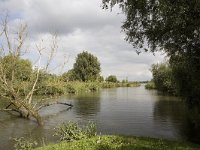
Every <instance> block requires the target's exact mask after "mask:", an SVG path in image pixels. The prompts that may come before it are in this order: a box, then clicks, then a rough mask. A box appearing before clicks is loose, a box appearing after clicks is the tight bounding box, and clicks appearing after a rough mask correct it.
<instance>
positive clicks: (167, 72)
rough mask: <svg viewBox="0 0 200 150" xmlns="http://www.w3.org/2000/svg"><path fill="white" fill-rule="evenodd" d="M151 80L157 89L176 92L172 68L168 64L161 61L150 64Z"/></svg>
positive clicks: (170, 92)
mask: <svg viewBox="0 0 200 150" xmlns="http://www.w3.org/2000/svg"><path fill="white" fill-rule="evenodd" d="M151 71H152V74H153V81H154V83H155V86H156V88H157V89H158V90H160V91H162V92H164V93H169V94H176V93H177V92H176V85H175V83H174V82H173V80H174V79H173V74H172V69H171V68H170V66H169V64H167V63H161V64H154V65H152V69H151Z"/></svg>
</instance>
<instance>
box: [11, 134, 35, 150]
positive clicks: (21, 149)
mask: <svg viewBox="0 0 200 150" xmlns="http://www.w3.org/2000/svg"><path fill="white" fill-rule="evenodd" d="M13 140H14V142H15V144H14V149H15V150H32V149H33V148H34V147H35V146H37V144H38V143H37V142H36V141H33V140H31V139H25V138H24V137H20V138H13Z"/></svg>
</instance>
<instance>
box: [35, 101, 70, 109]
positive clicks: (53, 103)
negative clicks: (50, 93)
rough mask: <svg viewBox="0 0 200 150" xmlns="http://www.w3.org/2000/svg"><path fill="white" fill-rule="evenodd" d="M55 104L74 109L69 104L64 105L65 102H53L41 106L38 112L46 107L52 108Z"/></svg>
mask: <svg viewBox="0 0 200 150" xmlns="http://www.w3.org/2000/svg"><path fill="white" fill-rule="evenodd" d="M55 104H61V105H67V106H70V107H73V105H72V104H68V103H64V102H51V103H47V104H44V105H41V106H40V107H39V108H38V109H37V111H39V110H40V109H42V108H44V107H47V106H51V105H55Z"/></svg>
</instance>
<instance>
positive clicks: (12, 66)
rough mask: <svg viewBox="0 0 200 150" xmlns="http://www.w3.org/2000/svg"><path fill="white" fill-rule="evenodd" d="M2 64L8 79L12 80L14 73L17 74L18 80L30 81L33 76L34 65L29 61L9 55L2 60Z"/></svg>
mask: <svg viewBox="0 0 200 150" xmlns="http://www.w3.org/2000/svg"><path fill="white" fill-rule="evenodd" d="M0 61H1V64H2V67H3V70H4V73H5V75H6V77H7V78H8V79H9V80H11V78H12V73H11V72H15V75H14V76H15V77H16V80H20V81H27V80H30V77H31V74H32V64H31V62H30V61H29V60H25V59H20V58H19V57H16V56H13V55H7V56H5V57H3V58H1V60H0Z"/></svg>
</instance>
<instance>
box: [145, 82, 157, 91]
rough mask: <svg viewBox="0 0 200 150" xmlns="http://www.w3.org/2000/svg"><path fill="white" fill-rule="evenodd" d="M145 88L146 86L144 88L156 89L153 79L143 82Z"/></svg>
mask: <svg viewBox="0 0 200 150" xmlns="http://www.w3.org/2000/svg"><path fill="white" fill-rule="evenodd" d="M145 88H146V89H149V90H151V89H156V85H155V83H154V82H153V81H150V82H147V83H146V84H145Z"/></svg>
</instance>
